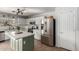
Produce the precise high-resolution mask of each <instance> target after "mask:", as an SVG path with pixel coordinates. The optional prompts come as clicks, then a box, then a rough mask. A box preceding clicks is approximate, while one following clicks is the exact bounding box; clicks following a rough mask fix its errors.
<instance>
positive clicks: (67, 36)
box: [57, 8, 75, 50]
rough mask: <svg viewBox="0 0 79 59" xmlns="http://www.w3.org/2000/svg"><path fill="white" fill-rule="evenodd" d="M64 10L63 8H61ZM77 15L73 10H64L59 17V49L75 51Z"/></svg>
mask: <svg viewBox="0 0 79 59" xmlns="http://www.w3.org/2000/svg"><path fill="white" fill-rule="evenodd" d="M61 10H62V8H61ZM74 14H75V13H74V12H73V9H72V8H69V10H68V8H64V9H63V10H62V11H61V12H59V15H58V19H57V20H58V27H59V28H58V43H59V47H62V48H65V49H68V50H75V15H74Z"/></svg>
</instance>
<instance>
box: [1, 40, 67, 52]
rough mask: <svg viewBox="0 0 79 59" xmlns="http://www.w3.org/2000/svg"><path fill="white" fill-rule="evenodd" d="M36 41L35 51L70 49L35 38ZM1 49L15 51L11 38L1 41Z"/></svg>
mask: <svg viewBox="0 0 79 59" xmlns="http://www.w3.org/2000/svg"><path fill="white" fill-rule="evenodd" d="M34 42H35V44H34V51H68V50H66V49H63V48H56V47H49V46H46V45H44V44H42V43H41V42H40V41H38V40H35V41H34ZM0 51H13V50H12V49H11V48H10V41H9V40H8V41H3V42H0Z"/></svg>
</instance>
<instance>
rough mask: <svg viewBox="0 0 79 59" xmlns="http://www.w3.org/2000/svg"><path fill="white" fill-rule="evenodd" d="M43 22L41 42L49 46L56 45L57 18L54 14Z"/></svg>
mask: <svg viewBox="0 0 79 59" xmlns="http://www.w3.org/2000/svg"><path fill="white" fill-rule="evenodd" d="M43 23H44V27H43V33H42V35H41V42H42V43H44V44H46V45H49V46H55V19H54V18H53V16H49V17H46V18H45V21H44V22H43Z"/></svg>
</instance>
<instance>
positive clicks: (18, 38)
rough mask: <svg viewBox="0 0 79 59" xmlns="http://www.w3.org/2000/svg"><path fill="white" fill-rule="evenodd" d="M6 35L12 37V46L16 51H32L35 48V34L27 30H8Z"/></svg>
mask: <svg viewBox="0 0 79 59" xmlns="http://www.w3.org/2000/svg"><path fill="white" fill-rule="evenodd" d="M5 35H7V36H8V37H9V38H10V44H11V48H12V49H13V50H15V51H32V50H33V48H34V34H33V33H29V32H26V31H22V33H17V32H16V31H6V32H5Z"/></svg>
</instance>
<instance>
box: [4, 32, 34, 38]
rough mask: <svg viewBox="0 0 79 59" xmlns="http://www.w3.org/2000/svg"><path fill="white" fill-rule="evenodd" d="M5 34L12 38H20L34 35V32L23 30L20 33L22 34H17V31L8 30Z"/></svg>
mask: <svg viewBox="0 0 79 59" xmlns="http://www.w3.org/2000/svg"><path fill="white" fill-rule="evenodd" d="M5 34H6V35H7V36H9V37H10V38H13V39H20V38H24V37H28V36H31V35H34V34H33V33H29V32H27V31H22V33H20V34H16V32H15V31H6V32H5Z"/></svg>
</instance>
